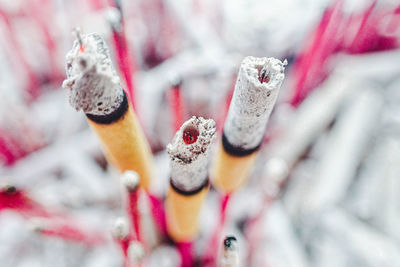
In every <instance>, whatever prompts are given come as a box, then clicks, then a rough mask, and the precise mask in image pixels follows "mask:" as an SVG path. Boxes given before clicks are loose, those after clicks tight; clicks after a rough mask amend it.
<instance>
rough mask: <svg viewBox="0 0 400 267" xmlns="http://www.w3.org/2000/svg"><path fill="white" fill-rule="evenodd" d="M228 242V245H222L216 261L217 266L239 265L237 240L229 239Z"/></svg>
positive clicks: (229, 266) (235, 266) (232, 266)
mask: <svg viewBox="0 0 400 267" xmlns="http://www.w3.org/2000/svg"><path fill="white" fill-rule="evenodd" d="M230 242H231V243H230V244H231V245H230V247H226V246H223V249H222V255H221V257H220V259H219V262H218V267H238V266H240V260H239V246H238V242H237V241H236V240H231V241H230Z"/></svg>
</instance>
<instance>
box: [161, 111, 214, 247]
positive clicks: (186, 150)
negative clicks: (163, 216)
mask: <svg viewBox="0 0 400 267" xmlns="http://www.w3.org/2000/svg"><path fill="white" fill-rule="evenodd" d="M215 130H216V126H215V122H214V121H213V120H211V119H208V120H207V119H203V118H202V117H192V118H191V119H189V120H188V121H186V122H185V123H184V124H183V125H182V127H181V128H180V129H179V131H178V132H177V133H176V135H175V137H174V139H173V141H172V143H171V144H168V146H167V151H168V154H169V155H170V157H171V181H170V189H169V193H168V198H167V204H166V212H167V228H168V232H169V234H170V235H171V237H172V238H173V239H174V240H175V241H191V240H193V238H194V237H195V236H196V234H197V217H198V213H199V211H200V207H201V204H202V202H203V200H204V198H205V196H206V192H207V190H208V174H207V165H208V154H209V151H210V146H211V143H212V141H213V139H214V137H215Z"/></svg>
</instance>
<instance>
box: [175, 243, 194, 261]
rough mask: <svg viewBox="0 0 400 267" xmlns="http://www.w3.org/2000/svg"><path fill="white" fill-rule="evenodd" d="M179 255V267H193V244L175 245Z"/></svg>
mask: <svg viewBox="0 0 400 267" xmlns="http://www.w3.org/2000/svg"><path fill="white" fill-rule="evenodd" d="M177 246H178V250H179V253H180V254H181V260H182V262H181V265H180V266H181V267H192V266H193V263H194V261H193V253H192V249H193V248H192V247H193V242H180V243H177Z"/></svg>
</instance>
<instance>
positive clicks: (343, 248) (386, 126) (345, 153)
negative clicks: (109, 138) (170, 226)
mask: <svg viewBox="0 0 400 267" xmlns="http://www.w3.org/2000/svg"><path fill="white" fill-rule="evenodd" d="M121 11H122V12H121ZM121 14H122V16H121ZM77 26H78V27H80V28H81V31H82V32H83V33H91V32H97V33H100V34H101V35H102V36H103V37H104V38H105V40H106V41H107V42H108V44H109V48H110V52H111V55H112V57H113V61H114V63H115V67H116V68H117V69H118V71H119V73H120V75H121V82H122V84H123V85H124V88H125V89H127V88H128V89H129V88H130V90H131V91H132V92H133V94H132V95H133V99H134V103H135V110H136V112H137V115H138V118H139V120H140V123H141V125H142V126H143V128H144V130H145V133H146V136H147V138H148V141H149V143H150V145H151V148H152V151H153V154H154V161H155V168H156V170H155V171H156V174H157V175H156V177H154V178H155V179H154V184H153V188H152V190H153V192H154V193H155V194H156V195H158V196H160V197H161V198H162V197H163V196H164V195H165V191H166V188H167V183H168V172H169V165H168V164H169V162H168V156H167V155H166V152H165V146H166V145H167V144H168V142H170V141H171V139H172V137H173V135H174V133H175V131H176V130H177V128H179V126H180V125H181V124H182V122H183V121H185V120H186V119H188V118H190V117H191V116H193V115H196V116H203V117H206V118H213V119H214V120H215V121H216V122H217V128H218V130H219V137H220V136H221V129H222V126H223V122H224V119H225V116H226V113H227V108H228V106H229V101H230V98H231V96H232V90H233V87H234V84H235V81H236V80H235V79H236V75H237V72H238V69H239V66H240V62H241V60H242V59H243V58H244V57H245V56H267V57H276V58H279V59H281V60H284V59H287V60H288V63H289V64H288V66H287V68H286V71H285V73H286V78H285V81H284V84H283V87H282V89H281V93H280V97H279V100H278V103H277V105H276V108H275V109H274V112H273V114H272V116H271V119H270V122H269V124H268V128H267V133H266V136H265V140H264V142H263V146H262V150H261V153H260V155H259V157H258V161H257V164H256V166H255V167H254V170H253V172H252V175H251V179H250V181H249V183H248V185H247V186H246V187H245V188H243V189H242V190H240V191H239V192H237V193H236V194H235V195H234V196H233V199H232V202H231V203H230V205H229V209H228V224H227V226H226V229H225V230H224V232H225V233H226V234H234V235H235V236H236V237H237V238H238V240H239V247H240V257H241V262H242V266H270V267H291V266H293V267H294V266H296V267H307V266H310V267H312V266H318V267H328V266H335V267H337V266H349V267H350V266H351V267H354V266H365V267H382V266H385V267H390V266H400V243H399V242H400V229H399V227H398V225H399V224H400V206H399V205H400V197H399V196H400V194H399V192H400V179H399V178H400V105H399V104H400V76H399V74H400V50H399V46H400V5H399V2H398V1H396V0H394V1H389V0H388V1H383V0H381V1H369V0H335V1H328V0H320V1H315V0H274V1H273V0H229V1H228V0H219V1H212V0H133V1H129V0H124V1H120V2H119V1H116V2H114V1H106V0H103V1H102V0H84V1H83V0H25V1H22V0H13V1H10V0H1V1H0V182H1V183H2V189H1V190H2V191H1V193H0V265H1V266H7V267H8V266H15V267H17V266H18V267H22V266H30V267H35V266H59V267H64V266H65V267H67V266H96V267H100V266H122V261H123V260H122V259H123V255H122V253H121V251H120V249H119V247H118V245H117V244H116V242H115V241H114V240H113V239H112V237H111V228H112V225H113V222H114V221H115V219H116V218H117V217H119V216H124V208H123V202H124V201H123V197H121V196H122V195H123V192H122V189H121V186H120V182H119V180H118V173H117V172H116V170H115V169H114V168H113V167H112V166H110V165H108V164H107V162H106V160H105V158H104V156H103V154H102V152H101V148H100V144H99V141H98V139H97V137H96V136H95V135H94V134H93V133H92V132H91V131H90V129H89V128H88V125H87V122H86V120H85V117H84V115H83V113H81V112H76V111H75V110H74V109H73V108H72V107H71V106H70V105H69V103H68V92H67V90H66V89H63V88H62V87H61V84H62V81H63V79H64V78H65V72H64V61H65V54H66V53H67V51H68V50H69V49H70V48H71V47H72V42H73V40H74V39H75V37H74V36H73V34H72V33H71V32H72V30H73V28H74V27H77ZM116 33H117V35H116ZM118 34H119V35H118ZM121 36H122V37H121ZM118 38H120V39H118ZM121 38H122V39H121ZM121 44H123V45H121ZM121 51H122V52H121ZM121 58H123V59H124V60H122V61H121ZM126 73H128V76H124V74H126ZM217 201H218V196H217V194H216V192H215V191H214V190H213V189H211V192H210V194H209V197H208V199H207V203H206V205H205V207H204V209H203V210H202V216H201V220H200V229H201V235H200V237H199V240H198V241H197V242H196V251H197V256H200V255H201V252H202V251H203V250H204V248H205V247H206V243H207V237H208V236H209V235H210V233H211V232H212V229H213V227H214V225H215V224H216V223H217V218H218V208H217V207H218V205H217ZM142 209H143V210H142V213H143V214H148V215H149V209H148V207H146V205H145V204H143V208H142ZM60 218H61V219H60ZM66 225H67V226H69V228H68V227H66ZM147 235H148V238H149V240H152V241H151V243H152V244H154V249H153V250H152V252H151V253H150V254H149V255H148V256H147V258H146V260H145V266H178V265H179V254H178V252H177V251H176V249H175V248H174V247H173V246H172V245H171V243H169V242H167V241H165V240H164V239H163V238H162V237H160V236H159V235H157V234H154V233H147Z"/></svg>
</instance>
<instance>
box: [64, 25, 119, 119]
mask: <svg viewBox="0 0 400 267" xmlns="http://www.w3.org/2000/svg"><path fill="white" fill-rule="evenodd" d="M81 40H82V46H81V43H80V42H79V41H78V40H75V42H74V44H73V47H72V49H71V50H70V51H69V52H68V54H67V56H66V65H65V67H66V73H67V79H66V80H65V81H64V82H63V87H64V88H67V89H69V93H70V94H69V102H70V104H71V106H72V107H74V108H75V109H76V110H77V111H79V110H81V109H82V110H83V112H85V113H87V114H92V115H108V114H110V113H112V112H113V111H115V110H116V109H117V108H118V107H119V106H120V105H121V103H122V101H123V91H122V88H121V84H120V79H119V78H118V75H117V73H116V71H115V69H114V67H113V65H112V62H111V57H110V53H109V50H108V48H107V46H106V44H105V42H104V40H103V38H102V37H101V36H100V35H98V34H95V33H92V34H87V35H82V37H81Z"/></svg>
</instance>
